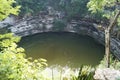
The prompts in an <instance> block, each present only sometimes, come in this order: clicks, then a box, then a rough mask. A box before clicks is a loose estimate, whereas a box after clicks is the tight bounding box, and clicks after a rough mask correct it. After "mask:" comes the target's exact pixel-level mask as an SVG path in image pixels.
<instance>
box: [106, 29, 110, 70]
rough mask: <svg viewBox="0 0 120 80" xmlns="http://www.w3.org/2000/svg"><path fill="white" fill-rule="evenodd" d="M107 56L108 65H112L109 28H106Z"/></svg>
mask: <svg viewBox="0 0 120 80" xmlns="http://www.w3.org/2000/svg"><path fill="white" fill-rule="evenodd" d="M105 54H106V56H105V58H106V67H107V68H109V67H110V32H109V29H108V28H106V29H105Z"/></svg>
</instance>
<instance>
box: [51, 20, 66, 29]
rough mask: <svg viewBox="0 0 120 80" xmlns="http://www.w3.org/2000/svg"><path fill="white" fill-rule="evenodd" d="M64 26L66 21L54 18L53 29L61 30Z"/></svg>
mask: <svg viewBox="0 0 120 80" xmlns="http://www.w3.org/2000/svg"><path fill="white" fill-rule="evenodd" d="M65 27H66V23H65V22H64V21H61V20H55V22H54V24H53V30H55V31H62V30H64V28H65Z"/></svg>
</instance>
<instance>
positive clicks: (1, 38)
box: [0, 33, 47, 80]
mask: <svg viewBox="0 0 120 80" xmlns="http://www.w3.org/2000/svg"><path fill="white" fill-rule="evenodd" d="M19 40H20V38H19V37H15V36H13V34H11V33H9V34H4V35H0V79H1V80H44V77H43V75H42V70H44V67H45V66H46V65H47V64H46V60H45V59H38V60H34V61H32V60H31V59H30V58H29V59H27V58H25V54H24V49H23V48H20V47H18V46H17V44H16V43H17V42H18V41H19Z"/></svg>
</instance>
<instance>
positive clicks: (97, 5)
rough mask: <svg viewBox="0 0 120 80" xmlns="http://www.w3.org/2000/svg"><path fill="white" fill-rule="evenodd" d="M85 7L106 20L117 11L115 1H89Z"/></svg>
mask: <svg viewBox="0 0 120 80" xmlns="http://www.w3.org/2000/svg"><path fill="white" fill-rule="evenodd" d="M118 1H120V0H118ZM87 7H88V10H89V11H91V12H92V13H102V14H103V17H106V18H108V19H109V18H111V16H113V15H114V14H115V13H116V11H117V6H116V0H90V1H89V2H88V4H87Z"/></svg>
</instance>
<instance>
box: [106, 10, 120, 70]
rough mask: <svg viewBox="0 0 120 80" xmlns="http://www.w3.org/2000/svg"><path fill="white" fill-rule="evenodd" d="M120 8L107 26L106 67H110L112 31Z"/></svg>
mask: <svg viewBox="0 0 120 80" xmlns="http://www.w3.org/2000/svg"><path fill="white" fill-rule="evenodd" d="M119 14H120V10H118V12H117V13H116V15H115V17H114V18H113V19H112V20H111V22H110V25H109V26H108V27H107V28H105V54H106V67H108V68H109V67H110V33H111V32H112V30H113V28H114V26H115V24H116V22H117V19H118V17H119Z"/></svg>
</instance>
